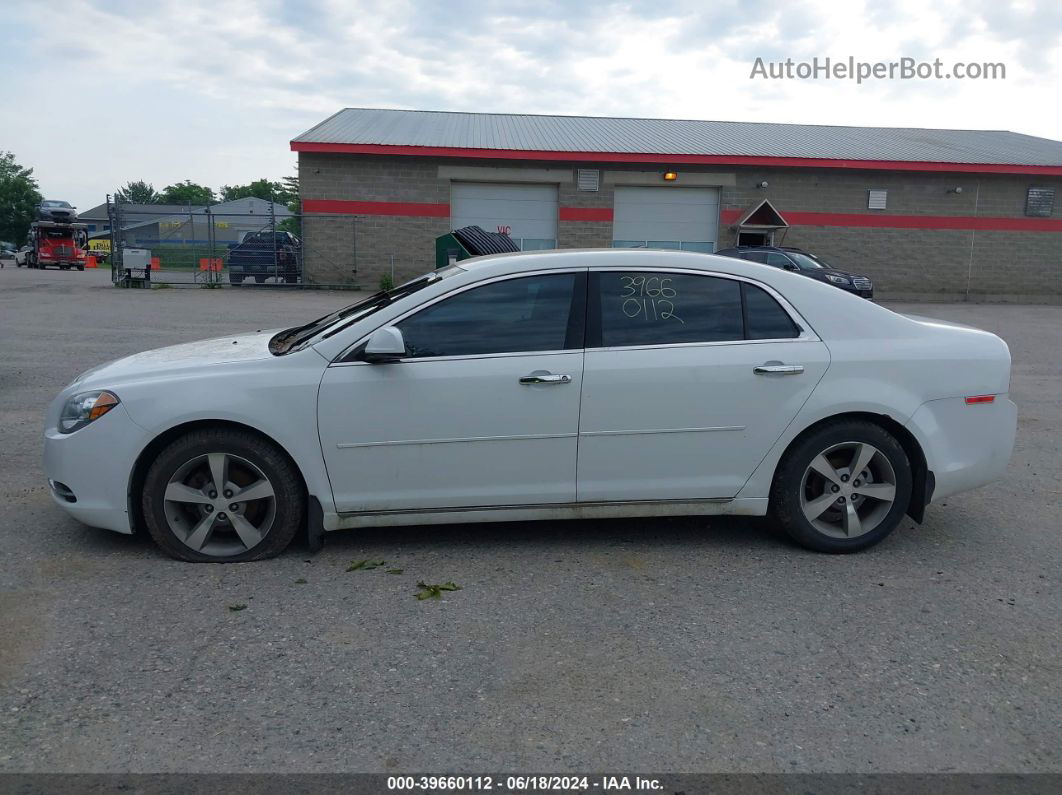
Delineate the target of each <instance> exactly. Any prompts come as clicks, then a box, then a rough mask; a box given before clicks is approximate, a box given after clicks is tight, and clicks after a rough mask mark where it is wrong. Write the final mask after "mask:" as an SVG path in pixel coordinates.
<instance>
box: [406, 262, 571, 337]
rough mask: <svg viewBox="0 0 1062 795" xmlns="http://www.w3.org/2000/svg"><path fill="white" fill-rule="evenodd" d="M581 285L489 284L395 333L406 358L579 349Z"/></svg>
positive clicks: (563, 276)
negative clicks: (402, 344) (573, 309)
mask: <svg viewBox="0 0 1062 795" xmlns="http://www.w3.org/2000/svg"><path fill="white" fill-rule="evenodd" d="M582 283H583V279H582V275H581V274H580V275H579V276H578V278H577V275H576V274H574V273H558V274H552V275H548V276H525V277H522V278H516V279H508V280H506V281H500V282H493V283H491V284H485V285H483V286H482V287H475V288H473V289H471V290H466V291H465V292H463V293H458V294H457V295H455V296H454V297H453V298H446V299H443V300H442V301H440V302H438V303H437V304H432V305H431V306H429V307H428V308H426V309H423V310H421V311H420V312H417V313H416V314H415V315H412V316H410V317H408V318H406V319H405V320H403V321H402V322H400V323H398V324H397V327H398V329H399V330H401V332H402V336H403V337H404V338H405V341H406V351H407V355H408V356H409V357H410V358H424V357H430V356H475V355H480V354H488V353H519V352H524V351H559V350H565V349H566V348H571V347H574V348H581V347H582V322H583V318H582V311H581V307H582V304H583V302H584V301H585V298H584V297H583V295H582V288H581V285H582ZM577 284H578V285H580V287H579V289H578V293H579V298H578V300H574V301H573V299H574V298H575V296H576V292H577ZM573 305H574V306H576V307H577V308H579V311H578V312H576V313H573V312H572V308H573Z"/></svg>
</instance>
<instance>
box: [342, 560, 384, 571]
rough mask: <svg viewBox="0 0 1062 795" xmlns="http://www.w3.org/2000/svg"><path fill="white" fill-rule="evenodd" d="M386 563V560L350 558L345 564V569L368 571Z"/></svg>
mask: <svg viewBox="0 0 1062 795" xmlns="http://www.w3.org/2000/svg"><path fill="white" fill-rule="evenodd" d="M385 563H387V561H386V560H352V561H351V562H350V565H349V566H347V571H369V570H371V569H378V568H380V567H381V566H383V565H384V564H385Z"/></svg>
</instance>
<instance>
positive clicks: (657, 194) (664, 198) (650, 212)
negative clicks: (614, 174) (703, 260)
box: [612, 186, 719, 254]
mask: <svg viewBox="0 0 1062 795" xmlns="http://www.w3.org/2000/svg"><path fill="white" fill-rule="evenodd" d="M615 202H616V203H615V209H614V212H613V222H612V245H613V246H615V247H616V248H672V249H683V250H686V251H702V252H705V253H708V254H710V253H712V252H713V251H715V247H716V245H715V244H716V241H718V240H719V189H718V188H676V187H672V186H667V187H658V188H654V187H623V186H618V187H617V188H616V199H615Z"/></svg>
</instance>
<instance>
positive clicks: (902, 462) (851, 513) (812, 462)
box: [770, 420, 911, 552]
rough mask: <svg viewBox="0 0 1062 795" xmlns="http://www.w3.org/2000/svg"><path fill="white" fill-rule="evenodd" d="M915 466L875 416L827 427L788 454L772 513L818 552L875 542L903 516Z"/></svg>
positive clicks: (858, 547)
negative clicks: (865, 419) (869, 419)
mask: <svg viewBox="0 0 1062 795" xmlns="http://www.w3.org/2000/svg"><path fill="white" fill-rule="evenodd" d="M910 497H911V465H910V463H909V462H908V460H907V455H906V453H905V452H904V449H903V446H902V445H901V444H900V443H899V442H898V441H897V440H896V438H895V437H894V436H892V434H890V433H889V432H888V431H886V430H885V429H884V428H882V427H881V426H880V425H876V424H874V423H872V422H866V421H862V420H844V421H839V422H835V423H830V424H828V425H824V426H822V427H821V428H819V429H817V430H816V431H814V432H812V433H811V434H809V435H808V436H807V437H806V438H804V439H802V440H800V442H798V444H797V445H796V446H795V447H794V448H793V449H791V450H789V451H788V452H787V453H786V455H785V457H784V458H783V460H782V462H781V464H780V466H779V468H778V472H777V473H776V474H775V479H774V485H773V486H772V488H771V499H770V506H771V514H772V515H773V516H774V518H775V519H776V520H777V521H778V522H779V524H781V526H782V527H783V529H785V531H786V532H787V533H788V534H789V536H790V537H791V538H792V539H793V540H794V541H796V542H797V543H799V544H801V545H803V546H805V547H808V548H809V549H814V550H817V551H819V552H856V551H858V550H861V549H866V548H867V547H870V546H873V545H874V544H877V543H878V542H879V541H881V540H882V539H883V538H885V537H886V536H887V535H888V534H889V533H891V532H892V531H893V530H894V529H896V526H897V525H898V524H899V523H900V520H901V519H903V515H904V513H906V511H907V504H908V501H909V500H910Z"/></svg>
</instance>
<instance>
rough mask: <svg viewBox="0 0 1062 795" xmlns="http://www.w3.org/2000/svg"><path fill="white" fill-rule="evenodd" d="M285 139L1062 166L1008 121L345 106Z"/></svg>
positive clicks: (1050, 147)
mask: <svg viewBox="0 0 1062 795" xmlns="http://www.w3.org/2000/svg"><path fill="white" fill-rule="evenodd" d="M306 144H309V145H310V146H306ZM316 145H324V146H316ZM330 145H331V146H330ZM291 146H292V149H295V150H312V149H334V150H335V151H343V150H344V147H346V151H356V150H357V147H373V146H396V147H426V148H432V149H447V150H463V149H477V150H498V151H499V152H501V151H508V152H512V153H514V154H515V153H517V152H520V153H550V152H556V153H614V154H616V155H622V154H628V155H631V156H632V158H633V157H634V156H637V155H642V156H644V155H677V156H732V157H738V158H740V157H750V158H754V157H760V158H768V157H770V158H811V159H822V160H836V161H840V160H854V161H891V162H908V163H961V164H1000V165H1004V164H1005V165H1021V166H1049V167H1060V166H1062V142H1060V141H1052V140H1049V139H1046V138H1035V137H1033V136H1030V135H1022V134H1020V133H1014V132H1007V131H1005V130H931V129H918V128H904V127H832V126H824V125H811V124H772V123H757V122H730V121H697V120H681V119H622V118H603V117H593V116H535V115H529V114H501V113H453V112H442V111H423V110H384V109H376V108H346V109H345V110H341V111H339V112H338V113H336V114H335V115H333V116H331V117H329V118H328V119H325V120H324V121H323V122H321V123H320V124H318V125H317V126H315V127H313V128H311V129H309V130H307V131H306V132H304V133H303V134H302V135H299V136H298V137H296V138H295V139H294V140H293V141H292V144H291ZM366 151H368V150H366ZM432 153H434V154H438V152H432ZM396 154H416V152H413V151H403V152H396ZM447 154H454V155H457V154H460V152H458V151H454V152H447ZM539 159H542V157H541V155H539ZM611 159H619V158H615V157H614V158H611Z"/></svg>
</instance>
